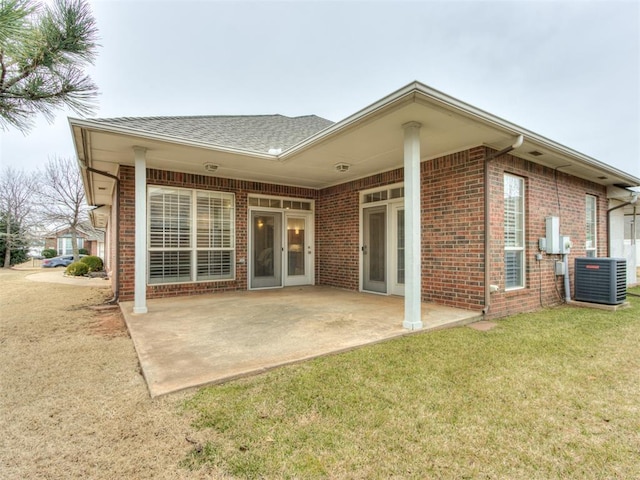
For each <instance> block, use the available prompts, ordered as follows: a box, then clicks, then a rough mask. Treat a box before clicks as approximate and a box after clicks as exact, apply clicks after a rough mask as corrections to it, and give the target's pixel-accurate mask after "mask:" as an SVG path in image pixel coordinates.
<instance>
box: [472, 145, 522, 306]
mask: <svg viewBox="0 0 640 480" xmlns="http://www.w3.org/2000/svg"><path fill="white" fill-rule="evenodd" d="M522 142H524V136H523V135H518V138H517V139H516V141H515V143H514V144H513V145H510V146H508V147H506V148H503V149H502V150H500V151H499V152H495V153H493V154H491V155H489V156H488V157H487V158H485V160H484V308H483V309H482V314H483V315H486V314H487V313H489V308H490V307H491V285H490V283H491V245H490V244H491V212H490V210H491V182H490V181H489V162H490V161H491V160H493V159H494V158H497V157H499V156H501V155H504V154H505V153H509V152H510V151H512V150H515V149H516V148H519V147H520V146H521V145H522Z"/></svg>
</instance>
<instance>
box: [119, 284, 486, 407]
mask: <svg viewBox="0 0 640 480" xmlns="http://www.w3.org/2000/svg"><path fill="white" fill-rule="evenodd" d="M147 306H148V309H149V312H148V313H147V314H144V315H134V314H133V313H132V310H133V302H122V303H121V308H122V312H123V313H124V317H125V320H126V322H127V326H128V328H129V332H130V334H131V337H132V339H133V342H134V344H135V348H136V351H137V353H138V358H139V359H140V365H141V367H142V371H143V374H144V377H145V379H146V381H147V385H148V387H149V392H150V394H151V396H152V397H156V396H159V395H164V394H167V393H171V392H176V391H179V390H183V389H187V388H191V387H197V386H202V385H206V384H213V383H221V382H224V381H228V380H231V379H234V378H238V377H242V376H246V375H252V374H256V373H260V372H264V371H266V370H269V369H272V368H275V367H278V366H281V365H286V364H290V363H295V362H300V361H303V360H307V359H310V358H314V357H318V356H322V355H327V354H332V353H337V352H342V351H346V350H350V349H353V348H356V347H359V346H362V345H368V344H372V343H376V342H380V341H383V340H387V339H390V338H394V337H399V336H402V335H408V334H412V333H417V332H425V331H429V330H435V329H440V328H446V327H453V326H458V325H464V324H467V323H471V322H474V321H477V320H480V319H481V318H482V317H481V315H480V313H479V312H472V311H467V310H460V309H456V308H450V307H444V306H440V305H434V304H426V303H424V304H423V305H422V321H423V324H424V328H423V329H422V330H419V331H417V332H410V331H408V330H406V329H404V328H403V327H402V321H403V317H404V313H403V312H404V310H403V307H404V300H403V298H400V297H392V296H382V295H373V294H366V293H357V292H351V291H345V290H339V289H335V288H329V287H289V288H285V289H277V290H260V291H243V292H229V293H220V294H210V295H198V296H190V297H176V298H163V299H156V300H148V301H147Z"/></svg>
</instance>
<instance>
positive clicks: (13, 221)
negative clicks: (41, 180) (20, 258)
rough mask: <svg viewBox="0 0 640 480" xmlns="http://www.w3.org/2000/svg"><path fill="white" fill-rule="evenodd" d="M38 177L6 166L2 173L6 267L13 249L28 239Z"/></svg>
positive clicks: (0, 202) (0, 189)
mask: <svg viewBox="0 0 640 480" xmlns="http://www.w3.org/2000/svg"><path fill="white" fill-rule="evenodd" d="M35 186H36V177H35V176H34V175H33V174H28V173H25V172H24V171H21V170H15V169H13V168H11V167H5V168H4V169H3V170H2V174H1V175H0V214H1V215H2V217H3V220H5V225H4V227H5V228H4V229H3V231H2V232H0V235H1V236H2V237H4V246H5V252H4V262H3V266H4V268H9V267H10V266H11V250H12V248H13V247H14V246H17V245H18V244H24V243H26V240H27V238H26V237H27V234H28V229H29V228H28V227H29V222H30V221H31V219H30V218H29V217H30V215H31V214H32V212H33V207H34V192H35Z"/></svg>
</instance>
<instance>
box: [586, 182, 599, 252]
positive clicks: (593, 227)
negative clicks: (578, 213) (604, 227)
mask: <svg viewBox="0 0 640 480" xmlns="http://www.w3.org/2000/svg"><path fill="white" fill-rule="evenodd" d="M586 199H587V200H586V213H587V219H586V230H587V231H586V234H587V235H586V237H587V238H586V245H585V248H586V252H587V257H597V256H598V255H597V244H596V239H597V223H596V222H597V220H596V218H597V217H596V208H597V207H596V205H597V198H596V197H594V196H593V195H587V196H586Z"/></svg>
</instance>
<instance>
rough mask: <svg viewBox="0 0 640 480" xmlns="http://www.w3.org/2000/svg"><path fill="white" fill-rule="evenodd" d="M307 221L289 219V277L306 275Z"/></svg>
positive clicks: (294, 218)
mask: <svg viewBox="0 0 640 480" xmlns="http://www.w3.org/2000/svg"><path fill="white" fill-rule="evenodd" d="M305 223H306V222H305V219H304V218H298V217H289V218H287V275H289V276H290V277H293V276H300V275H305V273H306V272H305V270H306V268H305V261H304V258H305V251H306V245H305V243H306V242H305V233H306V228H305Z"/></svg>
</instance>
